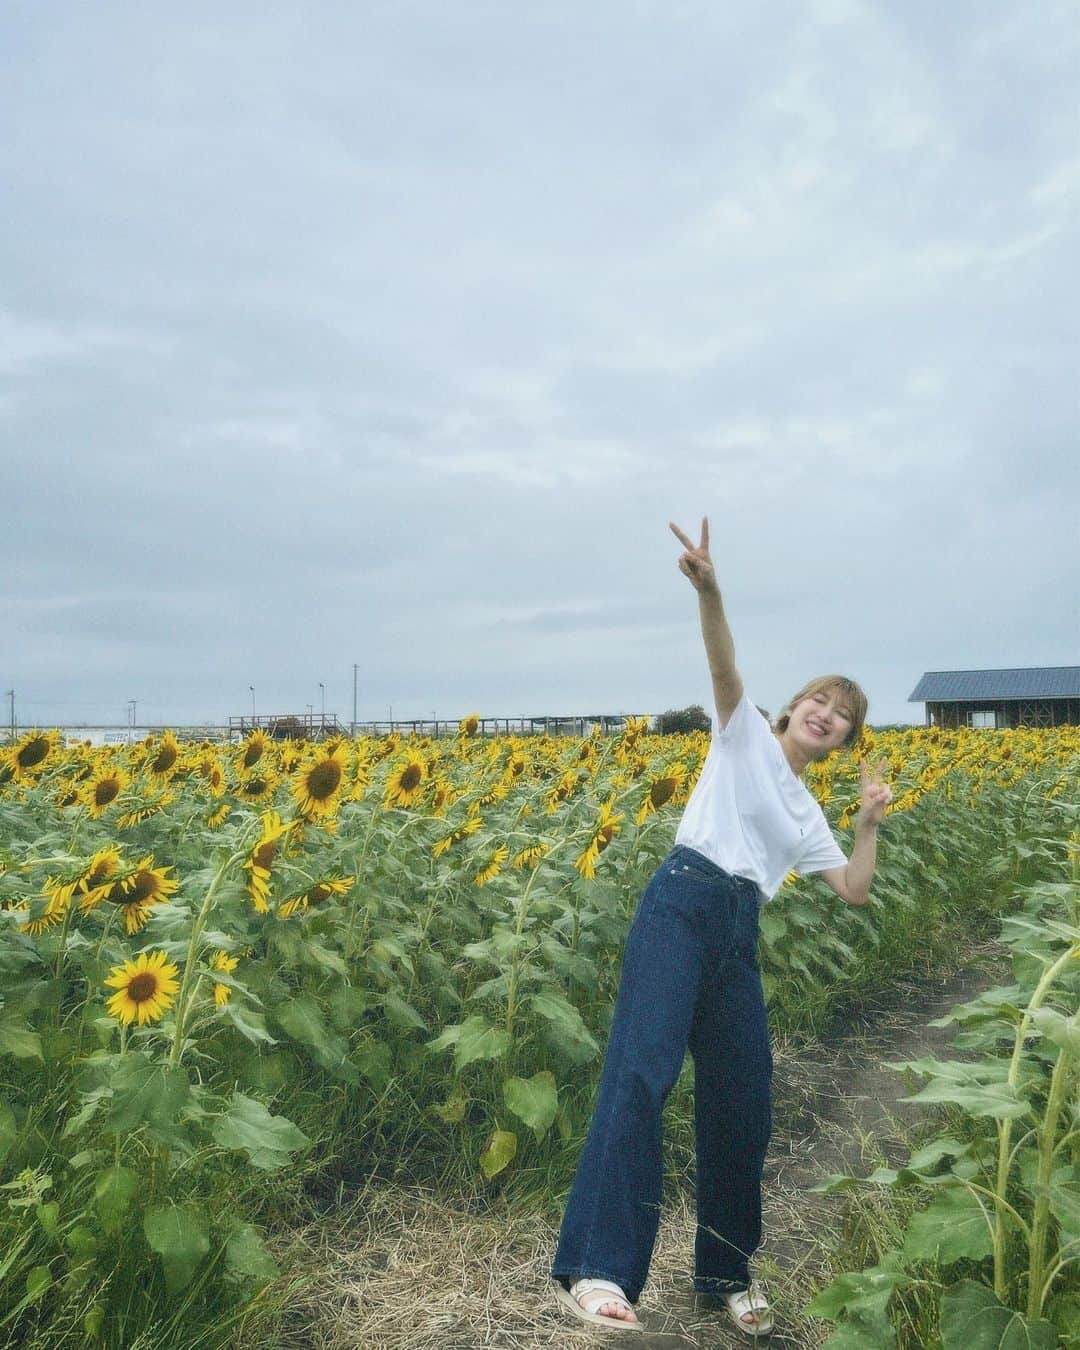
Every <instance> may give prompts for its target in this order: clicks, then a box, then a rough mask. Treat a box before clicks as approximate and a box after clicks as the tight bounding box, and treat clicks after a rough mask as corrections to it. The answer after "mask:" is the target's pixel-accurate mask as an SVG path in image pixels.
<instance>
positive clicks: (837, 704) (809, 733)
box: [788, 689, 855, 759]
mask: <svg viewBox="0 0 1080 1350" xmlns="http://www.w3.org/2000/svg"><path fill="white" fill-rule="evenodd" d="M854 722H855V715H854V713H853V712H852V711H851V705H850V703H849V702H848V700H847V699H846V698H844V696H843V695H842V694H841V693H840V691H839V690H838V689H824V690H818V692H817V693H816V694H811V695H810V697H809V698H804V699H802V700H801V701H800V702H799V703H796V705H795V706H794V707H793V708H792V710H791V712H790V713H789V714H788V731H789V733H790V734H791V735H792V736H793V737H794V738H795V740H796V741H797V742H798V743H799V744H800V745H802V746H806V747H807V748H808V749H809V750H810V754H811V758H812V759H824V758H825V756H826V755H831V754H832V752H833V751H834V750H839V749H840V747H841V746H842V745H843V743H844V741H845V739H846V738H847V735H848V732H849V731H850V730H851V728H852V726H853V725H854Z"/></svg>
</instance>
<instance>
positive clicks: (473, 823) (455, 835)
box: [431, 816, 484, 858]
mask: <svg viewBox="0 0 1080 1350" xmlns="http://www.w3.org/2000/svg"><path fill="white" fill-rule="evenodd" d="M483 823H484V822H483V821H482V820H481V819H480V817H479V816H470V817H469V819H468V820H467V821H466V822H465V823H464V825H459V826H457V828H456V829H453V830H451V831H450V833H449V834H445V835H443V837H442V838H441V839H437V840H436V841H435V843H434V844H433V845H432V848H431V851H432V853H433V854H434V855H435V857H436V858H441V857H442V855H443V854H444V853H445V852H446V851H447V850H448V849H451V848H453V846H454V845H455V844H460V843H461V841H462V840H463V839H465V838H467V837H468V836H469V835H470V834H475V833H476V831H477V830H478V829H480V827H481V826H482V825H483Z"/></svg>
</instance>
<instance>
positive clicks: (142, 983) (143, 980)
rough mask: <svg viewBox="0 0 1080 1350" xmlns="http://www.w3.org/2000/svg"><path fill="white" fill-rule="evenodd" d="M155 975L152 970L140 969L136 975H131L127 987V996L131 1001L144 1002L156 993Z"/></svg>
mask: <svg viewBox="0 0 1080 1350" xmlns="http://www.w3.org/2000/svg"><path fill="white" fill-rule="evenodd" d="M157 990H158V982H157V976H156V975H155V974H154V972H153V971H152V970H142V971H140V972H139V974H138V975H133V976H132V978H131V983H130V984H129V985H128V987H127V996H128V998H129V999H131V1001H132V1003H145V1002H146V1001H147V999H151V998H153V997H154V995H155V994H156V993H157Z"/></svg>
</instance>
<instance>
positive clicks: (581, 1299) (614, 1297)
mask: <svg viewBox="0 0 1080 1350" xmlns="http://www.w3.org/2000/svg"><path fill="white" fill-rule="evenodd" d="M555 1294H556V1296H557V1297H558V1300H559V1302H560V1303H561V1304H563V1305H564V1307H567V1308H569V1309H570V1311H571V1312H572V1313H573V1314H574V1316H575V1317H579V1318H580V1319H581V1320H582V1321H583V1322H588V1323H589V1324H590V1326H594V1327H615V1328H616V1329H617V1330H619V1331H640V1330H641V1329H642V1327H641V1322H640V1321H634V1322H630V1321H627V1320H626V1319H625V1318H621V1317H601V1316H600V1314H599V1313H598V1312H597V1311H596V1309H597V1308H602V1307H603V1306H604V1304H605V1303H621V1304H622V1305H623V1307H624V1308H627V1309H629V1310H630V1311H631V1312H633V1308H631V1306H630V1300H629V1299H628V1298H627V1297H626V1295H625V1294H624V1293H623V1291H622V1290H621V1289H620V1288H619V1286H618V1285H617V1284H613V1283H612V1282H611V1281H610V1280H575V1281H574V1283H573V1284H572V1285H571V1286H570V1288H569V1289H566V1288H564V1286H563V1285H562V1284H561V1283H560V1281H558V1280H556V1281H555ZM586 1300H588V1303H589V1304H591V1306H587V1305H586Z"/></svg>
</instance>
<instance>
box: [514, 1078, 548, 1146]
mask: <svg viewBox="0 0 1080 1350" xmlns="http://www.w3.org/2000/svg"><path fill="white" fill-rule="evenodd" d="M503 1098H504V1100H505V1101H506V1104H507V1106H508V1107H509V1108H510V1110H511V1111H513V1113H514V1115H515V1116H517V1117H518V1119H519V1120H523V1121H524V1122H525V1124H526V1125H528V1127H529V1129H530V1130H532V1132H533V1134H535V1135H536V1140H537V1143H539V1142H540V1140H541V1139H543V1137H544V1135H545V1134H547V1132H548V1130H549V1129H550V1128H551V1123H552V1121H553V1120H554V1119H555V1113H556V1111H558V1109H559V1091H558V1088H557V1087H556V1086H555V1075H554V1074H553V1073H550V1072H549V1071H548V1070H547V1069H542V1070H541V1071H540V1072H539V1073H535V1074H533V1076H532V1077H531V1078H507V1079H506V1080H505V1081H504V1083H503Z"/></svg>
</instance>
